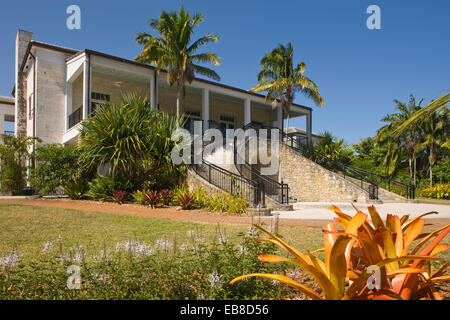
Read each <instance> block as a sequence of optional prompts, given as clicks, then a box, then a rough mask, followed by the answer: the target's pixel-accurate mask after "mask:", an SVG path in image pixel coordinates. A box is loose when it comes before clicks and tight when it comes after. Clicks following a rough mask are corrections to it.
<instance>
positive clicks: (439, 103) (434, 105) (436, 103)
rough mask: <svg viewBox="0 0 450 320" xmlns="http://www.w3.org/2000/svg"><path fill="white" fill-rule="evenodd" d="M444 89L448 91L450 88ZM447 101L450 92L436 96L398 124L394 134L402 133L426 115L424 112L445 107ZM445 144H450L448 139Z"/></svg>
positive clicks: (449, 100) (448, 100)
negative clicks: (406, 119)
mask: <svg viewBox="0 0 450 320" xmlns="http://www.w3.org/2000/svg"><path fill="white" fill-rule="evenodd" d="M444 91H450V89H447V90H444ZM449 103H450V92H448V93H445V94H444V95H442V96H441V97H439V98H437V99H436V100H433V101H432V102H431V103H430V104H428V105H426V106H425V107H423V108H422V109H421V110H419V111H417V112H416V113H415V114H414V115H412V116H411V118H410V119H409V120H408V121H405V122H404V123H403V124H402V125H401V126H399V127H398V128H397V129H396V130H395V135H396V136H397V137H398V136H400V135H402V134H403V133H404V132H405V131H407V130H408V128H409V127H410V126H414V125H415V124H416V123H417V122H418V121H420V119H422V118H424V117H426V114H427V113H428V112H434V111H438V110H443V109H446V108H447V106H448V104H449ZM446 144H447V145H450V143H449V141H448V140H447V143H446Z"/></svg>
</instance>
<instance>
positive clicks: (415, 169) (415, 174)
mask: <svg viewBox="0 0 450 320" xmlns="http://www.w3.org/2000/svg"><path fill="white" fill-rule="evenodd" d="M416 182H417V159H416V158H414V186H416Z"/></svg>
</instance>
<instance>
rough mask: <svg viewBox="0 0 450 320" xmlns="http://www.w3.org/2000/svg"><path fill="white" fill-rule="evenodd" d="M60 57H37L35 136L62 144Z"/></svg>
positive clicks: (62, 74) (62, 64)
mask: <svg viewBox="0 0 450 320" xmlns="http://www.w3.org/2000/svg"><path fill="white" fill-rule="evenodd" d="M65 58H66V57H65V56H64V55H62V54H53V53H45V54H40V53H38V55H37V80H36V86H37V88H36V91H37V94H36V120H35V121H36V136H37V137H39V138H41V139H42V142H43V143H62V136H63V134H64V131H65V119H66V117H65V100H66V83H65V80H66V65H65Z"/></svg>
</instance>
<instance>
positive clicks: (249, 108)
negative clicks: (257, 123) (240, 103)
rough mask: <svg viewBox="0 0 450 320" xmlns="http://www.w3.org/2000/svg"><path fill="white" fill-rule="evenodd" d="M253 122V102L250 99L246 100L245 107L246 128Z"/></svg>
mask: <svg viewBox="0 0 450 320" xmlns="http://www.w3.org/2000/svg"><path fill="white" fill-rule="evenodd" d="M251 122H252V102H251V100H250V99H248V98H247V99H245V105H244V126H246V125H248V124H250V123H251Z"/></svg>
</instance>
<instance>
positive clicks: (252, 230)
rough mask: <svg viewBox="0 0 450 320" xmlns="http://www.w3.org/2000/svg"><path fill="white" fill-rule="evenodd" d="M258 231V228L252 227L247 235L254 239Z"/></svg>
mask: <svg viewBox="0 0 450 320" xmlns="http://www.w3.org/2000/svg"><path fill="white" fill-rule="evenodd" d="M256 231H257V230H256V228H255V227H253V226H251V227H249V228H248V231H247V235H248V236H249V237H254V236H255V235H256Z"/></svg>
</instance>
